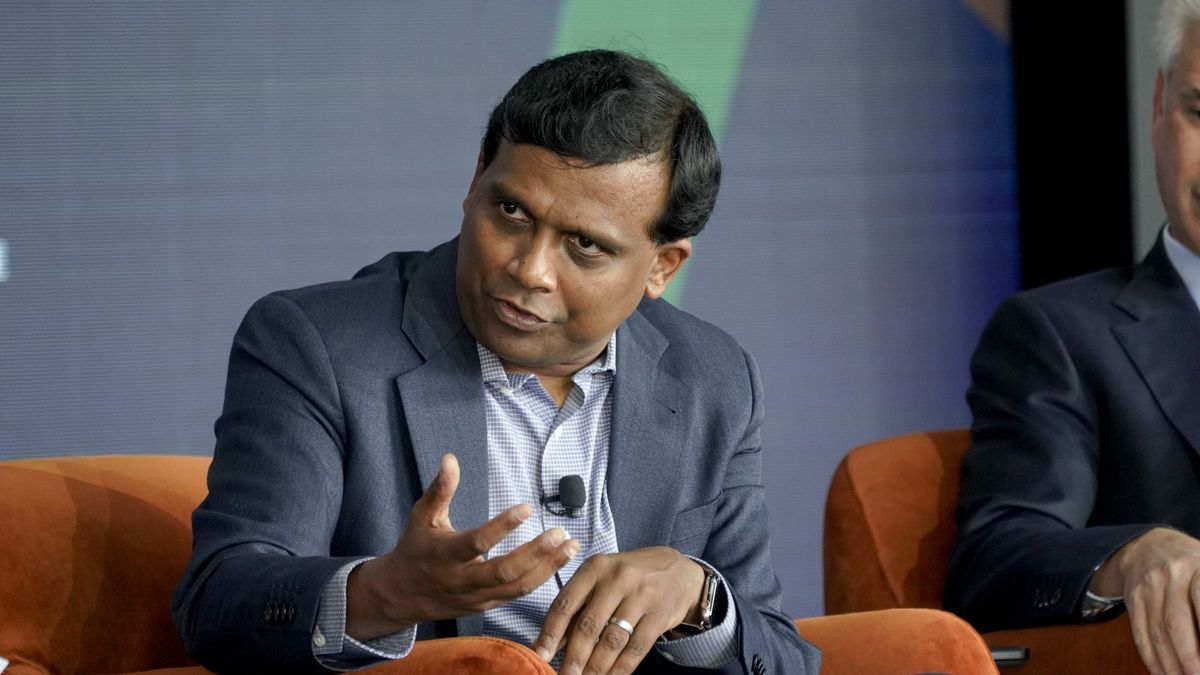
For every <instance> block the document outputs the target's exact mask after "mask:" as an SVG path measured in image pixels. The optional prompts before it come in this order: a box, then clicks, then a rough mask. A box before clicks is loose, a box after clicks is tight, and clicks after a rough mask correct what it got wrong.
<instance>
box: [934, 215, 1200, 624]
mask: <svg viewBox="0 0 1200 675" xmlns="http://www.w3.org/2000/svg"><path fill="white" fill-rule="evenodd" d="M971 376H972V384H971V388H970V390H969V392H968V395H967V398H968V402H969V403H970V405H971V410H972V413H973V415H974V422H973V425H972V428H971V448H970V450H969V451H968V452H967V454H966V456H965V458H964V462H963V472H962V487H961V494H960V499H959V507H958V514H957V517H958V522H959V535H958V541H957V544H956V548H955V551H954V554H953V558H952V560H951V565H950V571H949V575H948V577H947V586H946V595H945V602H946V606H947V608H948V609H951V610H953V611H954V612H956V613H959V614H961V615H962V616H964V617H966V618H967V619H968V620H969V621H970V622H971V623H973V624H974V625H975V626H976V627H977V628H979V629H980V630H993V629H1001V628H1014V627H1021V626H1034V625H1041V624H1051V623H1065V622H1071V621H1078V620H1079V618H1078V617H1079V609H1080V602H1081V600H1082V597H1083V594H1084V591H1085V590H1086V587H1087V583H1088V581H1089V580H1090V578H1091V574H1092V570H1093V569H1094V568H1095V567H1096V566H1097V565H1098V564H1100V563H1101V562H1102V561H1104V560H1105V559H1106V558H1107V557H1108V556H1109V555H1110V554H1111V553H1113V552H1114V551H1115V550H1116V549H1118V548H1120V547H1121V546H1122V545H1123V544H1125V543H1126V542H1127V541H1129V540H1130V539H1132V538H1134V537H1136V536H1137V535H1138V534H1141V533H1142V532H1145V531H1146V530H1148V529H1149V528H1151V527H1153V526H1155V525H1159V524H1162V525H1169V526H1172V527H1175V528H1177V529H1180V530H1183V531H1186V532H1188V533H1190V534H1192V535H1193V536H1197V535H1200V456H1198V455H1197V452H1198V451H1200V399H1197V392H1198V391H1200V312H1198V311H1197V309H1196V304H1195V303H1194V302H1193V300H1192V297H1191V296H1190V295H1189V294H1188V291H1187V288H1186V287H1185V286H1184V285H1183V282H1182V280H1180V278H1179V275H1178V274H1176V272H1175V270H1174V268H1173V267H1172V266H1171V264H1170V260H1169V259H1168V258H1167V254H1166V250H1165V249H1164V247H1163V243H1162V241H1161V238H1160V240H1159V243H1158V244H1157V245H1156V246H1155V247H1154V248H1153V249H1152V250H1151V251H1150V253H1149V254H1148V255H1147V256H1146V259H1145V260H1144V261H1143V262H1142V263H1141V264H1139V265H1137V266H1134V267H1132V268H1129V269H1121V270H1108V271H1104V272H1097V273H1095V274H1090V275H1087V276H1083V277H1079V278H1075V279H1071V280H1067V281H1064V282H1060V283H1057V284H1052V285H1050V286H1046V287H1043V288H1039V289H1035V290H1032V291H1028V292H1024V293H1020V294H1018V295H1016V296H1014V297H1012V298H1010V299H1009V300H1007V301H1005V302H1004V303H1003V304H1002V305H1001V306H1000V308H999V309H998V310H997V311H996V313H995V315H994V316H993V317H992V320H991V322H990V323H989V324H988V326H987V328H986V329H985V330H984V333H983V337H982V338H981V339H980V342H979V347H978V349H977V350H976V352H975V356H974V358H973V360H972V363H971Z"/></svg>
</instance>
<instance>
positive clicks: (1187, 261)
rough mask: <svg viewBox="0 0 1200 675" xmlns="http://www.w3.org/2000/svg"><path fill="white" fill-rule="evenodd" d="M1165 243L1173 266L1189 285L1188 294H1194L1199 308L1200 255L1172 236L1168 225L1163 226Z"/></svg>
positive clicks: (1193, 297) (1193, 299) (1184, 283)
mask: <svg viewBox="0 0 1200 675" xmlns="http://www.w3.org/2000/svg"><path fill="white" fill-rule="evenodd" d="M1163 245H1164V246H1166V249H1167V258H1168V259H1170V261H1171V266H1172V267H1174V268H1175V272H1176V273H1178V274H1179V278H1180V279H1183V285H1184V286H1186V287H1187V290H1188V294H1190V295H1191V296H1192V302H1194V303H1196V307H1197V308H1200V256H1198V255H1196V254H1195V252H1193V251H1192V250H1191V249H1189V248H1188V247H1186V246H1184V245H1183V244H1181V243H1179V241H1178V240H1177V239H1175V237H1172V236H1171V232H1170V230H1169V228H1166V227H1164V228H1163Z"/></svg>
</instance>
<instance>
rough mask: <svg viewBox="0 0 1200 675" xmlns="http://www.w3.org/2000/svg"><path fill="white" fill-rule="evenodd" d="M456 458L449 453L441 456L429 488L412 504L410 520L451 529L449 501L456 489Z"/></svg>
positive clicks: (457, 474) (428, 525) (424, 524)
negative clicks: (439, 464) (440, 463)
mask: <svg viewBox="0 0 1200 675" xmlns="http://www.w3.org/2000/svg"><path fill="white" fill-rule="evenodd" d="M458 476H459V470H458V459H457V458H456V457H455V456H454V455H451V454H446V455H443V456H442V465H441V468H440V469H438V475H437V477H436V478H434V479H433V482H432V483H431V484H430V485H429V489H427V490H426V491H425V494H423V495H421V498H420V499H418V500H417V501H416V503H415V504H413V509H412V522H413V523H414V524H418V525H423V526H425V527H440V528H447V529H453V528H452V527H451V525H450V502H451V501H452V500H453V499H454V493H455V491H456V490H458Z"/></svg>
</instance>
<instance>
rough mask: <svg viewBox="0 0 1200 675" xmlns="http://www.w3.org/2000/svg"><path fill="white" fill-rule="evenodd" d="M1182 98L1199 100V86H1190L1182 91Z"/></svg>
mask: <svg viewBox="0 0 1200 675" xmlns="http://www.w3.org/2000/svg"><path fill="white" fill-rule="evenodd" d="M1183 99H1184V100H1186V101H1196V100H1200V87H1191V88H1190V89H1188V90H1187V91H1185V92H1183Z"/></svg>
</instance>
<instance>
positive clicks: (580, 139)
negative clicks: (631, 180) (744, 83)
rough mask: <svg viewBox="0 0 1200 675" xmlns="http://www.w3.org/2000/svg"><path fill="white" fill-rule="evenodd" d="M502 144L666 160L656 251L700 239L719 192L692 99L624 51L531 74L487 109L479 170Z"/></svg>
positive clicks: (552, 62)
mask: <svg viewBox="0 0 1200 675" xmlns="http://www.w3.org/2000/svg"><path fill="white" fill-rule="evenodd" d="M501 139H503V140H507V141H509V142H511V143H528V144H530V145H537V146H540V147H543V148H546V149H548V150H551V151H553V152H555V153H557V154H558V155H560V156H563V157H570V158H574V159H580V160H583V161H585V162H588V163H590V164H592V165H600V164H617V163H620V162H625V161H629V160H631V159H638V158H642V157H648V158H654V157H660V158H662V159H663V160H665V161H669V162H670V169H671V187H670V192H669V195H668V200H667V206H666V209H665V210H664V211H663V213H662V214H661V215H660V216H659V218H658V220H657V222H655V223H654V224H653V225H652V226H651V228H650V233H649V234H650V238H651V239H653V240H654V242H655V243H658V244H663V243H667V242H672V241H678V240H680V239H684V238H687V237H693V236H695V235H697V234H699V233H700V231H701V230H703V229H704V224H705V223H707V222H708V217H709V215H710V214H711V213H712V210H713V205H714V204H716V201H717V191H718V190H719V189H720V187H721V158H720V157H719V155H718V154H717V144H716V141H714V140H713V137H712V133H711V132H710V131H709V129H708V122H707V121H706V120H705V118H704V113H702V112H701V111H700V107H699V106H697V105H696V101H695V100H693V99H692V97H691V96H689V95H688V94H687V93H686V92H684V91H683V90H682V89H680V88H679V86H678V85H676V84H675V83H674V82H673V81H671V79H670V78H669V77H667V75H666V74H665V73H663V72H662V70H660V69H659V67H658V66H656V65H655V64H653V63H651V62H649V61H647V60H645V59H642V58H639V57H636V56H633V55H631V54H627V53H625V52H618V51H611V50H607V49H595V50H590V51H582V52H574V53H571V54H565V55H563V56H559V57H556V58H553V59H549V60H547V61H543V62H542V63H539V64H538V65H536V66H534V67H533V68H530V69H529V70H528V71H527V72H526V73H525V74H524V75H522V76H521V79H519V80H517V83H516V84H514V85H513V86H512V88H511V89H509V90H508V93H507V94H505V95H504V98H503V100H501V101H500V103H499V104H498V105H497V106H496V107H495V109H493V110H492V114H491V117H490V118H489V119H488V125H487V132H486V133H485V134H484V136H483V143H482V147H481V151H482V157H483V165H484V166H485V167H486V166H488V165H489V164H491V162H492V159H494V158H495V156H496V152H497V151H498V150H499V149H500V141H501Z"/></svg>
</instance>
